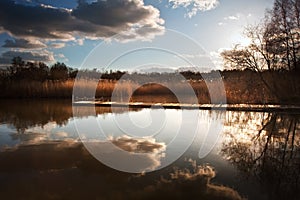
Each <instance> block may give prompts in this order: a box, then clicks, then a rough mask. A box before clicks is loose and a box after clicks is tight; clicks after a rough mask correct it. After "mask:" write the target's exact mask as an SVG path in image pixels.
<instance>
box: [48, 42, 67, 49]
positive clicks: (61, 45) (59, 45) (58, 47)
mask: <svg viewBox="0 0 300 200" xmlns="http://www.w3.org/2000/svg"><path fill="white" fill-rule="evenodd" d="M65 46H66V44H65V43H62V42H55V43H52V44H51V45H50V47H52V48H54V49H61V48H63V47H65Z"/></svg>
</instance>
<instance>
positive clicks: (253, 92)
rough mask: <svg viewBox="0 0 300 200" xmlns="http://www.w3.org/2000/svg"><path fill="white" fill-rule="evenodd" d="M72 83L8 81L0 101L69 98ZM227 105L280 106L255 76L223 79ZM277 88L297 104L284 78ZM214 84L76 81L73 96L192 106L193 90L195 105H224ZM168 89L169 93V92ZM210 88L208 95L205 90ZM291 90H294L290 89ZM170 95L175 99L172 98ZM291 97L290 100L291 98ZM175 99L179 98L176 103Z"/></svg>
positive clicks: (214, 81) (279, 81)
mask: <svg viewBox="0 0 300 200" xmlns="http://www.w3.org/2000/svg"><path fill="white" fill-rule="evenodd" d="M74 81H75V80H74V79H68V80H61V81H53V80H46V81H44V82H40V81H34V80H8V81H5V82H2V83H0V84H1V90H2V91H1V93H0V98H68V99H71V98H72V94H73V87H74ZM222 81H223V83H224V86H225V93H226V99H227V101H226V102H227V103H230V104H235V103H251V104H265V103H269V104H270V103H282V102H281V101H279V100H278V99H276V98H275V96H274V95H272V94H271V92H270V91H269V90H268V88H267V87H266V86H265V85H264V84H263V83H262V81H261V80H260V79H259V77H258V76H243V77H239V76H232V77H227V78H224V79H223V80H222ZM276 81H277V82H278V84H274V86H273V87H274V89H276V90H277V91H279V92H281V93H282V94H281V95H282V96H283V97H286V98H287V99H288V101H287V102H289V101H290V103H292V104H297V103H298V102H299V99H300V98H299V95H298V94H295V93H293V92H291V88H290V87H289V81H290V80H289V79H288V78H287V77H284V76H283V77H279V76H278V77H276ZM294 81H298V82H296V84H295V86H297V87H298V88H296V91H299V85H300V84H299V80H298V79H295V80H294ZM221 86H222V85H220V83H219V82H218V80H214V79H212V80H210V81H207V82H205V81H203V80H187V81H185V82H182V81H177V82H175V81H172V80H171V81H165V85H164V86H163V85H160V84H156V83H150V84H146V85H139V84H138V83H137V82H134V81H129V80H120V81H116V80H107V79H105V80H103V79H101V80H100V81H93V80H91V79H79V80H77V81H76V96H77V97H80V99H94V98H96V99H100V100H103V101H109V100H111V97H112V95H114V96H115V97H117V99H118V100H119V101H143V102H160V103H167V102H168V103H173V102H178V101H179V100H181V102H182V100H183V101H184V102H183V103H194V102H193V98H192V97H193V94H191V93H190V92H189V89H191V88H192V89H193V92H194V94H195V95H196V97H197V99H198V102H199V103H225V102H224V96H225V94H224V91H223V88H222V87H221ZM171 88H172V89H171ZM208 88H210V92H209V90H208ZM294 89H295V88H294ZM174 93H175V94H176V95H174ZM292 95H294V96H292ZM178 97H181V98H180V99H178Z"/></svg>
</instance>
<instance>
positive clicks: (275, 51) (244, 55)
mask: <svg viewBox="0 0 300 200" xmlns="http://www.w3.org/2000/svg"><path fill="white" fill-rule="evenodd" d="M299 21H300V20H299V0H276V1H275V2H274V6H273V9H272V10H269V11H267V13H266V17H265V19H264V21H263V23H261V24H259V25H257V26H252V27H248V28H247V29H246V35H247V36H248V38H250V39H251V43H250V45H249V46H246V47H243V46H240V45H236V46H235V47H234V48H233V49H232V50H227V51H224V52H222V57H223V59H224V61H225V66H226V67H229V68H235V69H241V70H242V69H251V70H253V71H255V72H257V73H258V74H259V76H260V78H261V80H262V82H263V83H264V84H265V86H266V87H267V89H268V90H269V91H270V92H271V93H272V94H273V95H275V96H276V98H277V99H278V100H283V99H285V98H286V95H287V93H286V91H287V90H286V89H289V90H288V93H289V94H293V96H294V97H299V95H300V94H299V92H300V91H299V84H298V83H299V82H298V80H297V79H295V77H294V76H290V77H289V78H290V84H289V87H288V88H284V87H285V86H284V87H283V86H281V83H280V78H281V77H282V78H284V77H283V76H285V74H286V73H285V74H283V73H282V74H278V73H277V74H276V73H273V72H274V71H282V72H296V73H298V72H297V71H298V69H299V60H300V26H299ZM265 71H268V73H265ZM278 75H280V76H281V77H280V76H278Z"/></svg>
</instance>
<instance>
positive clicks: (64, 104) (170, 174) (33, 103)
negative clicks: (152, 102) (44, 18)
mask: <svg viewBox="0 0 300 200" xmlns="http://www.w3.org/2000/svg"><path fill="white" fill-rule="evenodd" d="M0 103H1V107H0V195H1V198H2V199H158V198H159V199H183V198H187V199H299V198H300V193H299V189H300V123H299V122H300V114H299V113H297V112H282V111H281V112H276V111H272V112H253V111H252V112H250V111H226V110H195V109H164V108H162V107H161V108H160V107H155V109H154V108H151V107H150V108H123V107H118V108H111V107H93V106H84V105H81V106H72V103H71V102H70V101H68V100H9V101H8V100H1V102H0Z"/></svg>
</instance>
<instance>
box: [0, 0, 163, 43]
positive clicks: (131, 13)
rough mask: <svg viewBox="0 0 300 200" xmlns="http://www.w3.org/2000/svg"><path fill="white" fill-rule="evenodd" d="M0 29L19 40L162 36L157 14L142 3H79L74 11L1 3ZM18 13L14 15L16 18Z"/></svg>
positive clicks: (128, 0) (137, 0)
mask: <svg viewBox="0 0 300 200" xmlns="http://www.w3.org/2000/svg"><path fill="white" fill-rule="evenodd" d="M0 13H1V18H0V29H2V30H4V31H6V32H8V33H9V34H11V35H13V36H15V37H19V38H26V37H35V38H42V39H54V40H55V39H64V40H75V35H78V36H82V37H86V38H96V39H105V38H109V37H111V36H113V35H115V34H120V35H119V36H118V37H117V38H116V39H118V40H123V39H124V40H131V39H149V38H150V39H151V38H153V37H154V36H155V35H157V34H162V33H163V32H164V26H163V24H164V20H163V19H161V18H160V13H159V10H158V9H156V8H154V7H153V6H151V5H144V2H143V0H123V1H120V0H110V1H101V0H97V1H94V2H92V3H89V4H88V3H85V2H84V1H79V3H78V6H77V7H76V8H75V9H73V10H70V9H64V8H56V7H53V6H46V5H43V4H40V5H35V6H28V5H24V4H20V3H18V4H17V3H15V2H14V1H10V0H2V1H0ZM16 13H17V14H16Z"/></svg>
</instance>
